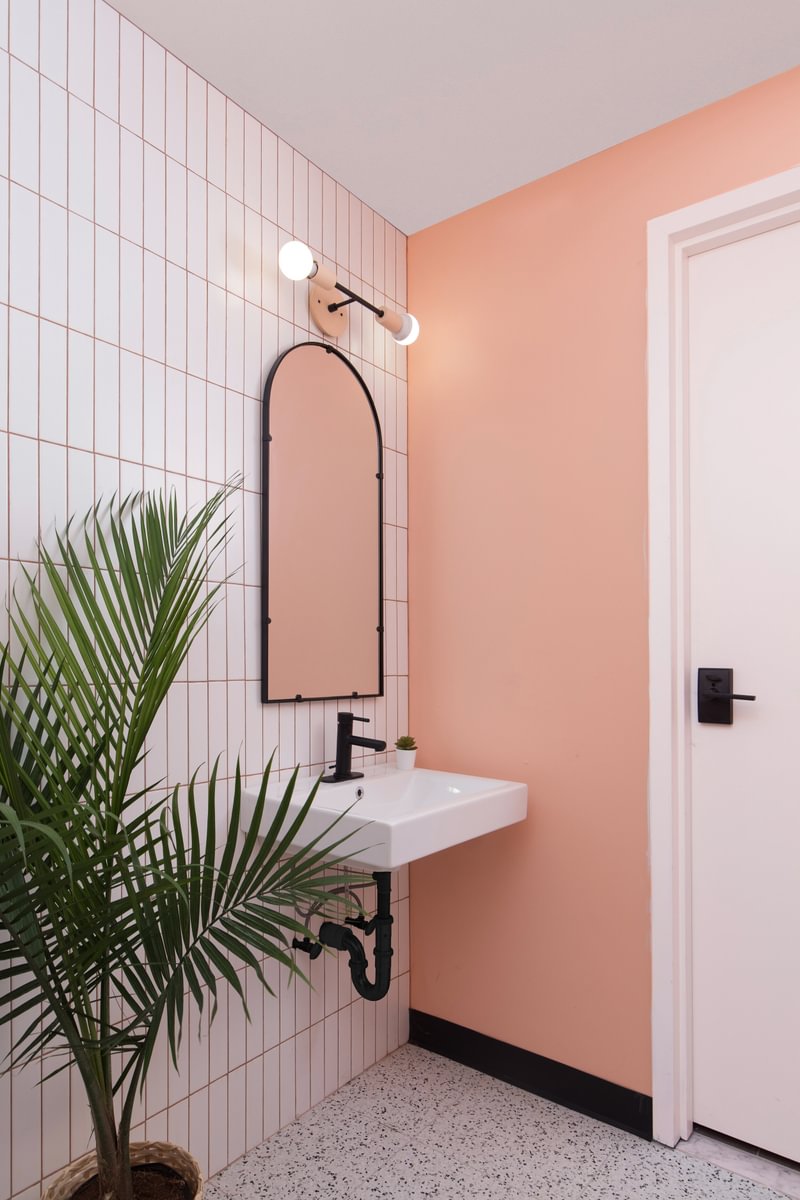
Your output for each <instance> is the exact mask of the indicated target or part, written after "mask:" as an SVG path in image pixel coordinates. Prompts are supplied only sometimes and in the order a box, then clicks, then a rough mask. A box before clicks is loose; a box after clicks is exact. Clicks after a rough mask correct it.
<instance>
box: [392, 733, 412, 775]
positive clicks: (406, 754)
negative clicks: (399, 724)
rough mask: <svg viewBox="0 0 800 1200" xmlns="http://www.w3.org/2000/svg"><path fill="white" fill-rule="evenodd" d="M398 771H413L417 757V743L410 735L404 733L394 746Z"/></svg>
mask: <svg viewBox="0 0 800 1200" xmlns="http://www.w3.org/2000/svg"><path fill="white" fill-rule="evenodd" d="M394 748H395V761H396V763H397V769H398V771H411V770H413V768H414V762H415V760H416V757H417V743H416V742H415V741H414V739H413V737H411V735H410V734H408V733H404V734H403V736H402V737H399V738H398V739H397V741H396V742H395V744H394Z"/></svg>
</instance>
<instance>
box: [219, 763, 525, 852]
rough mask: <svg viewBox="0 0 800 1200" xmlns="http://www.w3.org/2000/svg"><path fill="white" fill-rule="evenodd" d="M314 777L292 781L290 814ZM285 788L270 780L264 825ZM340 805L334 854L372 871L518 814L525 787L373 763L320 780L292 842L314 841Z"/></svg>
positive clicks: (248, 811) (249, 807) (246, 813)
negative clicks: (347, 775)
mask: <svg viewBox="0 0 800 1200" xmlns="http://www.w3.org/2000/svg"><path fill="white" fill-rule="evenodd" d="M314 782H315V781H314V780H313V779H299V780H298V781H297V785H296V787H295V790H294V795H293V797H292V803H291V805H290V815H291V814H292V813H294V814H296V812H297V809H298V808H299V807H300V805H301V804H302V802H303V801H304V800H305V799H306V798H307V796H308V793H309V791H310V790H311V788H312V787H313V786H314ZM285 788H286V784H285V783H274V784H270V786H269V789H268V791H267V802H266V805H265V808H264V815H263V827H264V828H265V829H266V827H267V826H268V825H269V823H270V821H271V820H272V818H273V817H274V815H275V812H276V811H277V808H278V804H279V802H280V798H281V796H282V795H283V792H284V791H285ZM256 797H257V793H256V792H253V791H250V792H248V791H245V792H244V795H243V817H244V821H245V822H248V821H250V820H252V817H253V811H254V806H255V801H256ZM346 809H350V811H349V812H347V813H346V815H345V816H344V817H342V819H341V821H339V823H338V825H337V826H336V828H335V830H334V831H333V832H332V833H331V835H330V840H331V841H334V840H337V839H338V838H340V837H344V836H345V835H346V834H347V835H348V840H347V841H346V842H345V843H344V844H343V845H342V846H341V847H340V848H339V849H338V850H337V855H338V854H343V855H346V856H347V860H348V861H349V862H352V863H356V864H358V865H359V866H362V867H370V868H371V869H372V870H373V871H393V870H395V869H396V868H397V867H402V866H403V865H404V864H405V863H409V862H413V861H414V860H415V859H417V858H425V857H426V856H427V855H428V854H435V853H436V852H437V851H439V850H446V849H447V848H448V847H449V846H457V845H459V844H460V843H461V842H468V841H470V839H471V838H476V837H481V836H482V835H483V834H485V833H493V832H494V830H496V829H504V828H505V826H506V825H513V824H515V822H517V821H524V819H525V817H526V815H527V812H528V788H527V785H526V784H524V783H511V782H509V781H508V780H505V779H483V778H481V777H480V776H477V775H455V774H452V773H451V772H449V771H427V770H414V771H398V770H397V768H395V767H372V768H370V769H368V770H367V771H366V772H365V774H364V778H363V779H353V780H348V781H347V782H346V783H321V784H320V786H319V788H318V790H317V794H316V797H315V798H314V802H313V804H312V806H311V810H310V812H309V813H308V816H307V817H306V819H305V821H304V823H303V826H302V828H301V830H300V833H299V834H298V838H297V844H298V845H300V846H305V845H307V843H308V842H310V841H313V839H314V838H315V837H316V836H317V835H318V834H320V833H322V832H323V831H324V830H325V829H327V828H328V826H329V825H330V823H331V821H333V820H334V819H335V817H336V816H337V815H338V814H339V813H343V812H345V810H346ZM351 847H352V849H351Z"/></svg>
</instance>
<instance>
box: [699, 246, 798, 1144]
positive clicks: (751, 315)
mask: <svg viewBox="0 0 800 1200" xmlns="http://www.w3.org/2000/svg"><path fill="white" fill-rule="evenodd" d="M687 299H688V328H687V334H688V380H687V383H688V394H689V426H688V428H689V446H688V450H689V459H690V495H689V512H690V545H691V553H690V563H691V569H690V597H689V601H690V611H691V622H690V626H691V665H690V678H689V686H690V688H691V692H692V726H691V744H692V750H691V762H690V772H691V828H690V842H691V881H690V911H691V921H690V934H691V943H692V951H691V975H692V983H691V1007H692V1014H691V1033H692V1044H691V1058H692V1062H693V1104H692V1111H693V1117H694V1121H695V1123H696V1124H701V1125H706V1126H709V1127H711V1128H712V1129H715V1130H718V1131H719V1132H722V1133H725V1134H728V1135H730V1136H732V1137H735V1138H739V1139H741V1140H743V1141H745V1142H750V1143H753V1144H754V1145H756V1146H760V1147H763V1148H764V1149H767V1150H770V1151H772V1152H774V1153H777V1154H781V1155H785V1156H786V1157H788V1158H792V1159H797V1160H800V224H793V225H788V226H785V227H784V228H778V229H774V230H771V231H769V232H766V233H760V234H757V235H755V236H751V237H747V238H744V239H743V240H741V241H738V242H734V243H730V244H727V245H723V246H719V247H717V248H715V249H711V250H708V251H705V252H704V253H700V254H697V255H695V256H694V257H693V258H692V259H691V261H690V264H689V274H688V297H687ZM701 667H711V668H719V667H728V668H732V669H733V672H734V690H735V691H737V692H743V693H755V695H756V700H755V702H747V701H734V702H733V720H734V723H733V724H732V725H722V724H700V723H698V719H697V718H698V713H697V688H696V682H697V670H698V668H701ZM717 703H720V702H717Z"/></svg>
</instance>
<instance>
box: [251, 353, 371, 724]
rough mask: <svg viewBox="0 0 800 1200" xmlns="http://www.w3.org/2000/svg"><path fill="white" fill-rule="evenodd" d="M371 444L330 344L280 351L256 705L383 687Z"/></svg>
mask: <svg viewBox="0 0 800 1200" xmlns="http://www.w3.org/2000/svg"><path fill="white" fill-rule="evenodd" d="M381 461H382V447H381V435H380V426H379V423H378V418H377V414H376V412H375V406H374V404H373V402H372V397H371V396H370V394H369V391H368V389H367V386H366V384H365V383H364V380H363V379H362V378H361V376H360V375H359V373H358V371H356V369H355V368H354V367H353V366H352V364H351V363H350V362H349V361H348V360H347V359H346V358H345V357H344V355H342V354H341V353H340V352H339V351H338V350H336V349H334V348H333V347H332V346H328V345H325V344H323V343H321V342H306V343H304V344H302V345H300V346H294V347H292V348H291V349H290V350H287V351H285V353H283V354H282V355H281V356H280V357H279V358H278V360H277V362H276V363H275V365H274V367H273V368H272V371H271V372H270V375H269V378H268V380H267V384H266V387H265V389H264V442H263V489H264V490H263V513H262V536H263V541H264V545H263V578H262V623H263V630H262V632H263V654H262V700H263V701H264V702H265V703H269V702H272V701H278V700H298V699H302V700H320V699H334V698H336V699H338V698H344V697H351V696H376V695H381V694H382V693H383V661H382V659H383V650H382V647H383V638H382V629H381V625H382V620H381V613H382V608H383V597H382V586H381V577H382V529H381V521H382V514H381V482H382V481H381V472H382V465H381Z"/></svg>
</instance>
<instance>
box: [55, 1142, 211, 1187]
mask: <svg viewBox="0 0 800 1200" xmlns="http://www.w3.org/2000/svg"><path fill="white" fill-rule="evenodd" d="M145 1163H153V1164H158V1165H159V1166H162V1167H171V1168H172V1170H173V1171H177V1173H178V1174H179V1175H180V1177H181V1178H182V1179H184V1180H185V1181H186V1183H188V1184H189V1187H190V1188H194V1200H203V1176H202V1174H201V1173H200V1168H199V1166H198V1165H197V1163H196V1162H195V1160H194V1159H193V1158H192V1156H191V1154H189V1153H188V1151H186V1150H182V1149H181V1147H180V1146H173V1145H172V1144H171V1143H170V1142H132V1143H131V1166H132V1167H140V1166H143V1165H144V1164H145ZM96 1174H97V1156H96V1155H95V1153H94V1151H93V1150H91V1151H90V1152H89V1153H88V1154H82V1155H81V1157H80V1158H76V1159H75V1162H73V1163H70V1165H69V1166H68V1167H65V1168H64V1170H63V1171H61V1172H60V1173H59V1174H58V1175H57V1176H56V1178H55V1179H54V1180H53V1182H52V1183H51V1184H50V1186H49V1187H48V1188H47V1190H46V1191H45V1192H44V1194H43V1196H42V1200H71V1197H72V1196H74V1194H75V1192H76V1191H77V1190H78V1188H79V1187H81V1185H82V1184H84V1183H86V1182H88V1180H90V1179H91V1178H92V1177H93V1176H94V1175H96Z"/></svg>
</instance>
